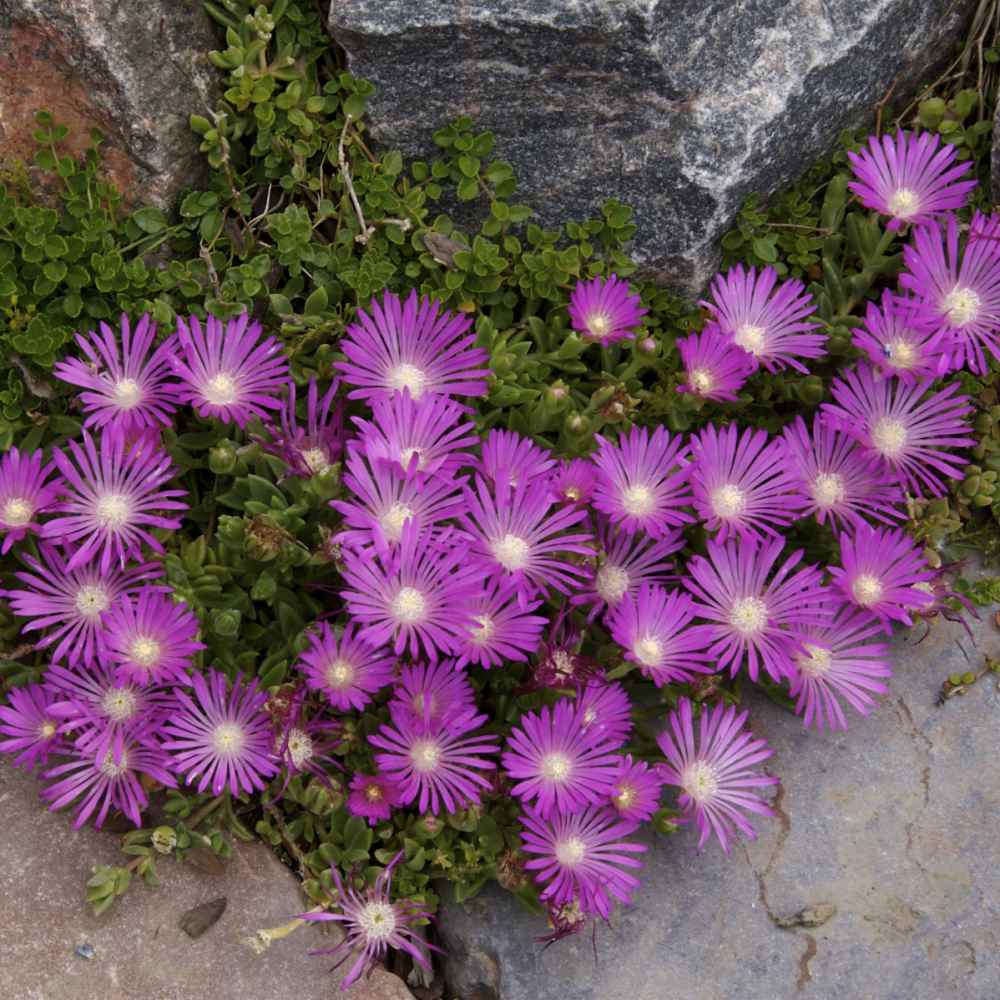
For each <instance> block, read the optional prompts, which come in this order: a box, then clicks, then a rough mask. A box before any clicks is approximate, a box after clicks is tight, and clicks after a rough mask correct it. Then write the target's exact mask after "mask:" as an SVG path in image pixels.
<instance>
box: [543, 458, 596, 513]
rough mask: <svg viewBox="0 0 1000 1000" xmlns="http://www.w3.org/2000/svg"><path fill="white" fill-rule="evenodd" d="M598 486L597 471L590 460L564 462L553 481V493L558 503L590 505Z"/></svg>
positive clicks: (580, 459)
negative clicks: (595, 488) (595, 487)
mask: <svg viewBox="0 0 1000 1000" xmlns="http://www.w3.org/2000/svg"><path fill="white" fill-rule="evenodd" d="M596 484H597V470H596V469H595V468H594V463H593V462H591V461H590V459H589V458H574V459H572V460H571V461H568V462H567V461H564V462H563V464H562V468H561V469H560V470H559V472H558V473H556V475H555V478H554V479H553V481H552V492H553V494H554V497H555V500H556V501H557V502H558V503H571V504H581V505H582V504H588V503H590V498H591V497H592V496H593V494H594V486H595V485H596Z"/></svg>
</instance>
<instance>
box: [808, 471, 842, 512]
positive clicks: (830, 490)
mask: <svg viewBox="0 0 1000 1000" xmlns="http://www.w3.org/2000/svg"><path fill="white" fill-rule="evenodd" d="M812 495H813V499H814V500H815V501H816V505H817V506H818V507H822V508H823V509H824V510H825V509H827V508H829V507H833V506H834V505H835V504H838V503H843V502H844V497H845V496H846V495H847V491H846V490H845V489H844V477H843V476H841V475H840V474H839V473H836V472H821V473H820V474H819V475H818V476H817V477H816V478H815V479H814V480H813V484H812Z"/></svg>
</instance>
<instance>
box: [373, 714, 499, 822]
mask: <svg viewBox="0 0 1000 1000" xmlns="http://www.w3.org/2000/svg"><path fill="white" fill-rule="evenodd" d="M487 721H488V717H487V716H485V715H476V714H475V709H471V710H469V711H466V712H463V713H461V714H460V715H455V716H451V717H449V718H447V719H445V720H443V724H441V723H439V724H437V725H427V724H425V721H424V720H419V721H418V720H415V719H414V718H412V717H411V716H409V715H407V714H404V713H397V714H395V715H394V716H393V717H392V721H391V722H389V723H385V724H384V725H382V727H381V728H380V729H379V730H378V732H376V733H373V734H372V735H371V736H369V737H368V742H369V743H370V744H371V745H372V746H373V747H377V748H378V749H380V750H382V751H384V752H383V753H376V754H375V763H376V765H377V766H378V769H379V770H380V771H382V772H383V773H384V774H386V776H387V777H389V778H391V779H392V780H393V781H395V782H396V783H397V784H398V785H399V791H400V796H401V798H402V801H403V803H404V804H407V805H408V804H409V803H411V802H414V801H416V803H417V808H418V809H419V810H420V811H421V812H422V813H423V812H431V813H433V814H434V815H437V814H438V813H440V812H441V811H442V807H443V811H444V812H446V813H453V812H457V811H458V810H459V809H463V808H465V807H466V806H469V805H476V804H477V803H478V802H479V799H480V796H481V795H482V793H483V792H484V791H486V790H487V789H489V787H490V782H489V780H488V779H487V778H486V777H485V776H484V775H483V774H481V773H480V772H482V771H492V770H494V769H495V768H496V762H495V761H494V760H492V759H491V758H492V757H493V756H494V755H495V754H496V753H497V751H498V750H499V749H500V747H499V744H498V743H497V738H496V737H495V736H490V735H489V734H487V733H479V734H478V735H470V734H472V733H473V731H474V730H476V729H479V728H480V726H482V725H483V723H484V722H487Z"/></svg>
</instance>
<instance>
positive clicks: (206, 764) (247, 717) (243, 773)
mask: <svg viewBox="0 0 1000 1000" xmlns="http://www.w3.org/2000/svg"><path fill="white" fill-rule="evenodd" d="M191 682H192V684H193V685H194V698H191V697H190V696H189V695H188V694H187V692H185V691H182V690H180V689H178V690H177V691H176V692H175V695H174V696H175V697H176V699H177V702H178V705H177V711H176V712H175V713H174V714H172V715H171V717H170V718H169V719H168V720H167V722H166V724H165V725H164V727H163V732H164V735H165V736H167V737H172V739H167V740H165V741H164V744H163V748H164V749H165V750H169V751H170V752H171V765H172V766H173V768H174V769H175V770H176V771H178V772H179V773H181V774H183V775H185V776H186V783H187V784H189V785H193V784H195V783H196V782H197V786H198V791H199V792H204V791H205V789H206V788H209V787H210V788H211V789H212V794H213V795H221V794H222V792H223V791H224V790H227V789H228V791H229V792H230V793H231V794H232V795H241V794H244V793H247V794H249V793H250V792H253V791H258V792H262V791H263V790H264V788H265V787H266V785H267V782H266V780H265V779H268V778H271V777H272V776H273V775H274V774H276V773H277V770H278V766H277V761H276V759H275V755H274V730H273V729H272V726H271V717H270V715H268V713H267V711H266V709H265V707H264V706H265V704H266V703H267V692H266V691H262V690H260V689H259V688H258V687H257V680H256V679H254V680H252V681H251V682H250V683H249V684H244V682H243V677H242V676H238V677H237V678H236V681H235V682H234V684H233V686H232V690H231V691H230V690H229V684H228V682H227V680H226V675H225V674H222V673H220V672H219V671H218V670H209V671H208V672H207V673H205V674H200V673H195V674H194V676H193V677H192V679H191Z"/></svg>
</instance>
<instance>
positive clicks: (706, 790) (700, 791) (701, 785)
mask: <svg viewBox="0 0 1000 1000" xmlns="http://www.w3.org/2000/svg"><path fill="white" fill-rule="evenodd" d="M681 786H682V787H683V789H684V791H685V792H687V793H688V795H690V796H691V798H692V799H694V800H695V802H707V801H708V800H709V799H711V798H712V797H713V796H714V795H715V793H716V792H717V791H718V790H719V775H718V773H717V772H716V770H715V768H714V767H713V766H712V765H711V764H709V762H708V761H707V760H696V761H694V763H692V764H689V765H688V766H687V767H686V768H685V769H684V773H683V774H682V775H681Z"/></svg>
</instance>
